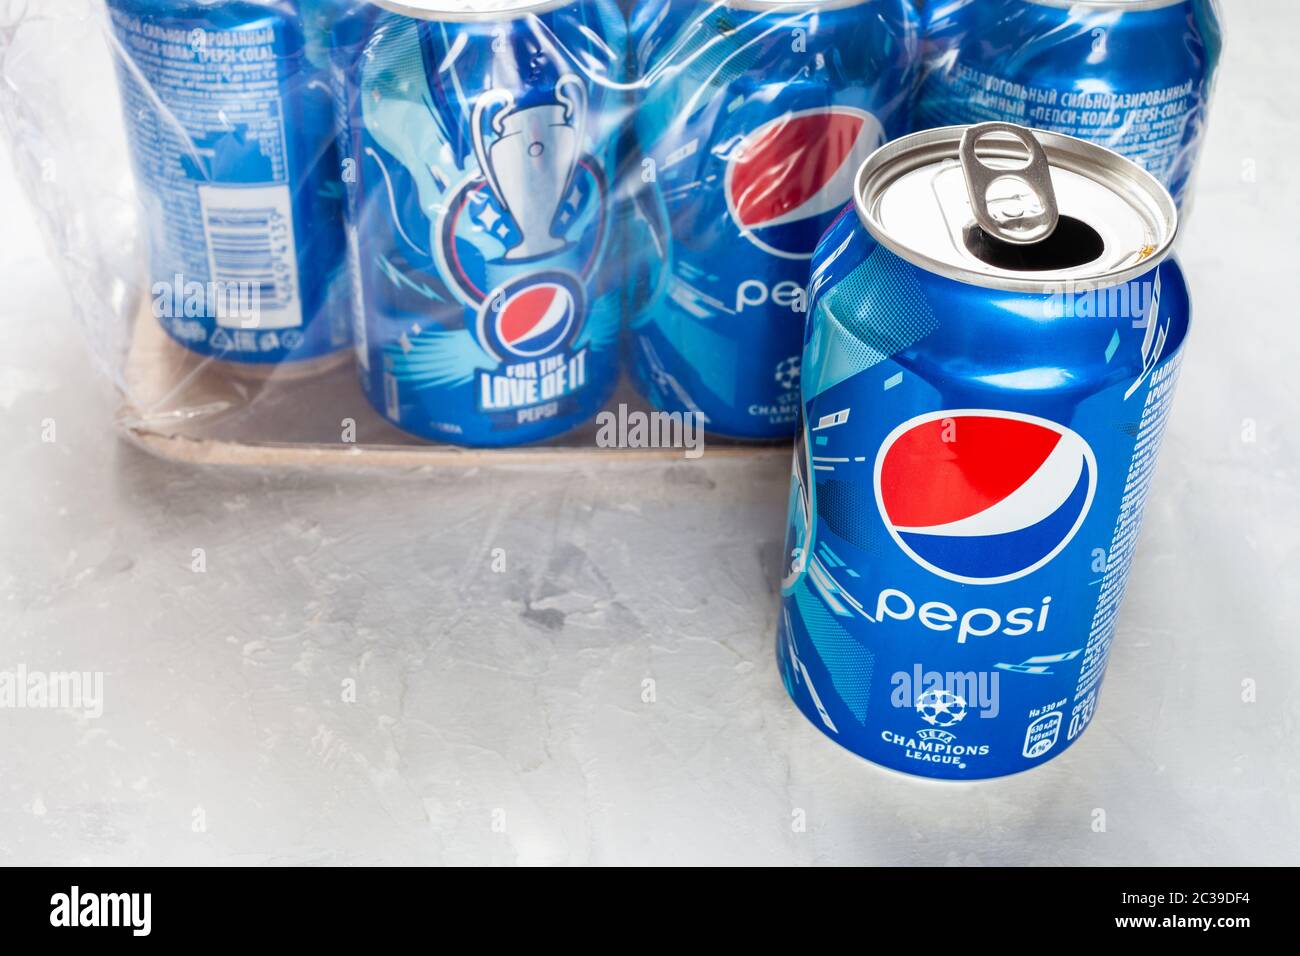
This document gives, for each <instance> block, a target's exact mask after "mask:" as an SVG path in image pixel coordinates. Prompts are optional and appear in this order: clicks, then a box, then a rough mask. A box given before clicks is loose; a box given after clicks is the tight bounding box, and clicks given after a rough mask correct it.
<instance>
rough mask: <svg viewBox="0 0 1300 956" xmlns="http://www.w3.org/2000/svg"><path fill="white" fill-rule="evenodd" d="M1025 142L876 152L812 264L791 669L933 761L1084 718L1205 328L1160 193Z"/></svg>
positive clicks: (1046, 755) (885, 742)
mask: <svg viewBox="0 0 1300 956" xmlns="http://www.w3.org/2000/svg"><path fill="white" fill-rule="evenodd" d="M1034 136H1036V137H1037V139H1034V138H1033V137H1032V136H1031V135H1030V133H1029V131H1028V130H1025V129H1023V128H1021V127H1011V126H1007V125H1005V124H985V125H983V126H979V127H967V128H947V129H939V130H932V131H927V132H922V133H916V134H913V135H912V136H908V137H905V138H904V139H901V140H898V141H896V142H894V143H891V144H889V145H888V146H885V147H884V148H882V149H881V150H880V151H879V152H877V153H876V155H875V156H874V157H873V158H872V159H871V160H870V161H868V163H867V164H866V165H865V166H864V167H863V169H862V171H861V173H860V176H859V179H858V195H859V199H858V202H857V205H856V207H854V208H851V209H848V210H846V211H845V213H844V214H843V215H842V216H841V217H840V218H839V219H838V220H837V221H836V222H835V224H834V225H833V226H832V227H831V228H830V230H829V231H828V232H827V234H826V236H825V238H824V239H823V240H822V242H821V245H820V246H819V247H818V250H817V254H816V256H815V258H814V261H813V278H812V286H811V288H812V290H813V292H812V313H811V315H810V317H809V323H808V329H807V341H806V345H805V351H804V379H803V406H804V421H803V426H802V429H801V432H800V435H799V437H798V439H797V442H796V453H795V469H794V481H793V483H792V489H791V495H790V522H789V528H788V533H787V541H786V560H785V567H784V574H783V580H782V595H783V599H782V605H783V610H782V615H781V620H780V624H779V637H778V658H779V663H780V670H781V673H782V676H783V678H784V681H785V684H786V688H787V690H788V691H789V693H790V695H791V696H792V697H793V698H794V700H795V702H796V703H797V704H798V706H799V708H800V710H802V711H803V712H804V714H805V715H807V717H808V718H809V719H810V720H811V721H812V722H813V723H814V724H815V725H816V726H817V727H818V728H819V729H821V730H822V731H823V732H824V733H826V734H827V735H828V736H830V737H831V738H832V739H833V740H835V741H836V742H838V743H840V744H841V745H843V746H844V747H846V748H848V749H849V750H851V751H853V752H854V753H856V754H859V755H861V756H863V757H866V758H867V759H869V760H871V761H873V762H875V763H877V764H881V765H883V766H885V767H889V768H891V769H894V770H900V771H904V772H906V773H912V774H918V775H921V776H927V777H938V778H947V779H957V780H966V779H977V778H983V777H995V776H1000V775H1003V774H1010V773H1016V772H1017V771H1021V770H1025V769H1028V768H1031V767H1034V766H1037V765H1038V764H1040V763H1042V762H1044V761H1045V760H1048V759H1050V758H1052V757H1054V756H1056V755H1057V754H1059V753H1061V752H1062V751H1063V750H1065V748H1066V747H1068V746H1069V745H1070V744H1072V743H1073V742H1074V741H1075V740H1076V739H1077V738H1078V736H1079V734H1080V733H1081V732H1082V731H1083V730H1084V728H1085V727H1086V726H1087V725H1088V722H1089V721H1090V720H1091V719H1092V717H1093V714H1094V711H1095V708H1096V705H1097V692H1098V689H1099V687H1100V685H1101V680H1102V675H1103V673H1104V671H1105V666H1106V660H1107V654H1108V652H1109V649H1110V645H1111V639H1112V637H1113V635H1114V632H1115V618H1116V614H1117V612H1118V610H1119V606H1120V601H1121V598H1122V597H1123V593H1124V586H1125V582H1126V580H1127V578H1128V573H1129V568H1130V565H1131V562H1132V558H1133V549H1134V545H1135V542H1136V539H1137V533H1138V527H1139V525H1140V523H1141V518H1142V511H1143V506H1144V502H1145V499H1146V495H1147V490H1148V486H1149V484H1150V481H1151V476H1152V471H1153V468H1154V466H1155V462H1156V456H1157V451H1158V448H1159V445H1160V440H1161V436H1162V433H1163V430H1164V427H1165V422H1166V417H1167V415H1168V413H1169V408H1170V401H1171V398H1172V395H1173V388H1174V383H1175V380H1176V378H1177V373H1178V368H1179V363H1180V361H1181V352H1182V346H1183V341H1184V338H1185V337H1186V334H1187V331H1188V320H1189V304H1188V294H1187V288H1186V286H1185V284H1184V282H1183V277H1182V274H1181V272H1180V271H1179V268H1178V266H1177V265H1176V264H1175V262H1174V261H1173V260H1172V259H1170V258H1167V255H1168V253H1169V249H1170V246H1171V244H1172V242H1173V240H1174V236H1175V232H1176V229H1177V213H1176V211H1175V208H1174V205H1173V201H1172V198H1171V197H1170V196H1169V194H1168V193H1167V192H1166V191H1165V190H1164V188H1163V187H1162V186H1160V185H1159V183H1157V182H1156V180H1155V179H1154V178H1152V177H1151V176H1149V175H1147V174H1145V173H1143V172H1142V171H1141V170H1140V169H1138V168H1137V167H1136V166H1134V165H1133V164H1132V163H1129V162H1128V161H1127V160H1124V159H1122V158H1121V157H1119V156H1118V155H1116V154H1114V153H1112V152H1110V151H1108V150H1105V149H1103V148H1102V147H1099V146H1096V145H1094V144H1090V143H1085V142H1083V141H1081V140H1077V139H1072V138H1069V137H1064V136H1059V135H1057V134H1053V133H1041V132H1040V133H1036V134H1034ZM976 144H978V146H977V145H976ZM1026 154H1028V155H1029V156H1030V160H1029V164H1028V167H1027V168H1022V169H1019V170H1018V169H1017V167H1024V162H1025V161H1024V156H1025V155H1026ZM961 156H965V157H966V159H965V161H963V160H962V159H961V158H959V157H961ZM1049 167H1050V174H1049V173H1048V169H1049ZM968 183H969V185H968ZM1047 183H1050V186H1049V185H1046V184H1047ZM971 196H975V197H984V196H988V197H989V198H988V201H987V202H985V201H984V200H983V199H982V198H977V199H976V200H972V199H971V198H970V197H971Z"/></svg>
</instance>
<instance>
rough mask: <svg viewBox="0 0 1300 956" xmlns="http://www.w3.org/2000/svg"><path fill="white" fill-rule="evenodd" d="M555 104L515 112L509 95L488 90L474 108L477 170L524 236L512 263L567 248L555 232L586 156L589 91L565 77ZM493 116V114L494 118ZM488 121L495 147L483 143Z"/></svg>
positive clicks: (513, 252)
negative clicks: (585, 131) (568, 194)
mask: <svg viewBox="0 0 1300 956" xmlns="http://www.w3.org/2000/svg"><path fill="white" fill-rule="evenodd" d="M555 99H556V102H555V103H543V104H540V105H537V106H530V107H528V108H527V109H516V108H515V97H514V94H512V93H511V92H510V91H508V90H488V91H487V92H486V93H484V94H483V95H482V96H480V97H479V98H478V100H477V101H476V102H475V103H474V112H473V114H472V116H471V119H470V122H471V126H472V129H473V134H474V154H475V155H476V156H477V157H478V165H479V169H481V170H482V171H483V176H484V178H485V179H486V180H487V182H488V185H489V186H490V187H491V188H492V193H493V194H494V195H495V196H496V198H497V202H499V203H500V204H501V206H502V207H503V208H504V209H505V210H506V211H507V212H508V213H509V214H510V218H511V219H513V220H514V223H515V226H516V227H517V228H518V230H519V232H520V233H521V234H522V236H523V238H522V239H521V240H520V241H519V244H518V245H516V246H515V247H514V248H513V249H510V250H509V251H508V252H507V253H506V255H505V258H506V259H507V260H508V261H511V262H514V261H518V260H521V259H533V258H536V257H538V256H545V255H551V254H553V253H556V252H559V251H560V250H562V249H564V248H565V247H566V246H567V245H568V243H567V242H565V240H563V239H560V238H557V237H556V236H555V235H553V234H552V232H551V229H552V227H553V226H554V224H555V216H556V213H558V212H559V209H560V204H561V203H562V202H563V201H564V197H565V194H566V193H567V192H568V189H569V183H570V182H571V181H572V179H573V173H574V170H576V169H577V166H578V158H579V157H580V155H581V153H582V138H583V132H584V128H585V125H586V119H587V88H586V87H585V86H584V85H583V83H582V80H580V79H579V78H578V77H576V76H574V75H572V74H568V73H566V74H565V75H563V76H561V77H560V78H559V80H557V81H556V83H555ZM489 111H494V112H492V114H491V116H490V117H489V116H488V114H489ZM485 119H488V120H489V122H490V123H491V127H492V132H493V133H494V134H495V137H496V138H495V139H494V140H493V141H492V143H491V145H488V143H487V141H486V139H485V130H484V122H483V121H484V120H485Z"/></svg>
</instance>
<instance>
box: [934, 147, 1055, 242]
mask: <svg viewBox="0 0 1300 956" xmlns="http://www.w3.org/2000/svg"><path fill="white" fill-rule="evenodd" d="M994 133H1003V134H1005V135H1007V136H1010V137H1011V138H1012V139H1014V140H1016V141H1017V142H1018V143H1020V145H1022V146H1024V147H1025V149H1026V150H1028V152H1029V159H1028V161H1027V162H1025V163H1024V165H1022V166H1015V167H1011V168H1007V169H997V168H995V167H993V166H989V165H988V164H987V163H985V162H984V161H983V160H982V159H980V158H979V156H978V155H977V154H976V152H975V147H976V146H978V145H979V143H980V141H981V140H983V139H984V138H985V137H987V136H989V135H991V134H994ZM959 155H960V156H961V168H962V172H963V173H965V175H966V190H967V192H969V193H970V204H971V208H972V209H974V211H975V221H976V222H977V223H979V225H980V228H981V229H983V230H984V231H985V232H987V233H988V234H989V235H990V236H993V237H994V238H996V239H1001V240H1002V241H1003V242H1010V243H1013V244H1015V245H1019V246H1025V245H1030V244H1032V243H1035V242H1041V241H1042V240H1044V239H1046V238H1047V237H1048V236H1050V235H1051V234H1052V233H1053V232H1055V231H1056V223H1057V221H1058V219H1059V218H1060V213H1059V211H1058V210H1057V207H1056V190H1055V189H1053V188H1052V168H1051V166H1049V165H1048V162H1047V154H1046V153H1045V152H1043V146H1042V144H1041V143H1039V142H1038V139H1037V138H1036V137H1035V136H1034V134H1033V133H1031V132H1030V131H1029V130H1027V129H1025V128H1024V127H1023V126H1015V125H1013V124H1011V123H980V124H979V125H978V126H972V127H970V128H969V129H968V130H966V132H965V134H963V135H962V138H961V150H960V153H959ZM1006 181H1010V182H1011V183H1014V184H1017V185H1019V186H1023V187H1026V188H1027V189H1028V190H1029V193H1030V194H1031V195H1029V196H1025V195H1023V194H1019V193H1008V194H1007V195H1005V196H1003V197H1002V198H1000V199H994V200H993V201H992V202H990V199H989V192H990V191H991V190H992V188H993V186H994V184H995V183H1000V182H1006ZM1035 206H1036V208H1034V207H1035Z"/></svg>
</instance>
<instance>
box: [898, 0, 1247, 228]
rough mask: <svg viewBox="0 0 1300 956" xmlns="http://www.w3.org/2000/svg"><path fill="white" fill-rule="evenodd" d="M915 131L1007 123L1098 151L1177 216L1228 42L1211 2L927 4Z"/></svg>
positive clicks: (962, 0) (943, 0) (960, 0)
mask: <svg viewBox="0 0 1300 956" xmlns="http://www.w3.org/2000/svg"><path fill="white" fill-rule="evenodd" d="M925 20H926V24H925V35H926V40H925V61H926V71H925V72H926V77H925V80H924V83H923V86H922V91H921V95H920V100H919V103H918V108H917V126H916V128H917V129H927V128H930V127H935V126H952V125H958V124H962V123H982V122H987V121H994V120H999V121H1004V122H1009V123H1018V124H1021V125H1024V126H1032V127H1035V128H1037V129H1046V130H1052V131H1053V132H1057V133H1065V134H1066V135H1069V136H1078V137H1081V138H1083V139H1087V140H1090V141H1092V142H1095V143H1100V144H1101V145H1102V146H1107V147H1109V148H1110V149H1113V150H1115V151H1116V152H1118V153H1120V154H1122V155H1123V156H1126V157H1127V158H1129V159H1131V160H1133V161H1134V162H1135V163H1137V164H1138V165H1139V166H1142V167H1143V168H1144V169H1146V170H1147V172H1149V173H1151V174H1152V175H1153V176H1155V177H1156V178H1157V179H1159V180H1160V181H1161V182H1162V183H1163V184H1164V185H1165V186H1166V187H1167V188H1168V189H1169V191H1170V192H1172V193H1173V195H1174V200H1175V202H1177V203H1178V205H1179V207H1180V208H1182V207H1183V206H1184V205H1185V203H1186V202H1187V200H1188V199H1189V198H1190V192H1191V187H1192V177H1193V173H1194V172H1195V167H1196V159H1197V156H1198V154H1199V152H1200V147H1201V142H1202V140H1203V139H1204V136H1205V123H1206V114H1207V111H1208V108H1209V101H1210V93H1211V90H1212V88H1213V84H1214V76H1215V71H1216V68H1217V66H1218V62H1219V54H1220V51H1221V49H1222V46H1223V41H1222V33H1221V30H1220V25H1219V13H1218V5H1217V3H1216V2H1215V0H999V2H996V3H990V2H988V0H928V2H927V5H926V9H925Z"/></svg>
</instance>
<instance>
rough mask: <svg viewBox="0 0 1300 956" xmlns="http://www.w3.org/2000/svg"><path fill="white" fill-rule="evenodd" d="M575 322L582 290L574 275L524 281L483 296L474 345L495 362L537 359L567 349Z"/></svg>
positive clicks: (550, 275) (549, 274) (578, 314)
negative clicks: (492, 356)
mask: <svg viewBox="0 0 1300 956" xmlns="http://www.w3.org/2000/svg"><path fill="white" fill-rule="evenodd" d="M581 317H582V287H581V285H580V284H579V283H578V280H577V279H576V278H575V277H574V276H570V275H566V274H564V273H544V274H541V275H531V276H525V277H523V278H521V279H518V280H516V281H514V282H510V283H507V284H506V285H504V286H502V287H501V288H499V289H497V290H496V291H495V292H494V293H492V294H491V295H490V296H488V298H487V301H486V302H485V303H484V308H483V310H482V312H481V313H480V315H479V322H478V326H479V329H478V331H479V341H480V342H481V343H482V344H483V345H484V347H485V348H487V349H488V351H489V352H491V353H492V354H493V355H494V356H495V357H496V358H497V359H498V360H499V361H510V360H525V361H526V360H529V359H537V358H542V357H543V356H546V355H550V354H551V353H553V352H556V351H558V350H560V349H562V348H564V347H565V346H567V345H568V344H569V342H570V341H571V340H572V338H573V335H574V332H575V330H576V329H577V326H578V325H579V322H580V319H581Z"/></svg>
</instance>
